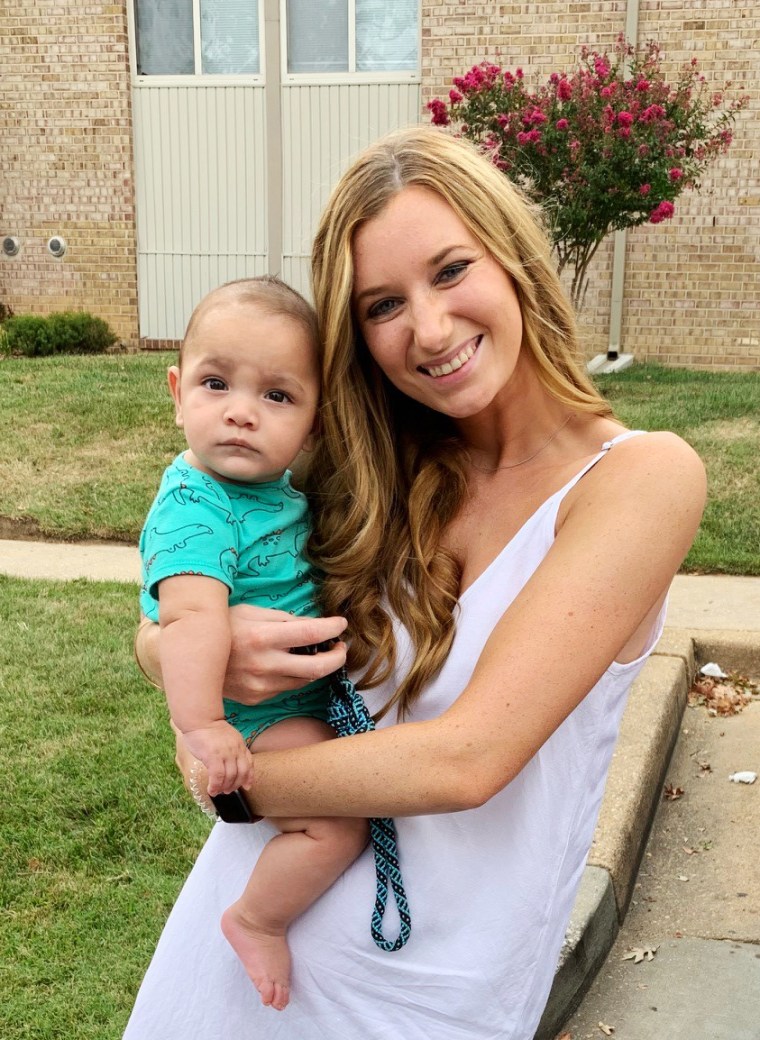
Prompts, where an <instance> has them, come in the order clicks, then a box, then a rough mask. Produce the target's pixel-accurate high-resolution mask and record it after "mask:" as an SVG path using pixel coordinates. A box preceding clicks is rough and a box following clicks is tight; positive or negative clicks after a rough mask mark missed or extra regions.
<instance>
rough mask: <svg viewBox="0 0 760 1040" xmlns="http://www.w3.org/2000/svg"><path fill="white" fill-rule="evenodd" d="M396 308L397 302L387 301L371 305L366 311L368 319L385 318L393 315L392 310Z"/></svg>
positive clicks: (379, 301)
mask: <svg viewBox="0 0 760 1040" xmlns="http://www.w3.org/2000/svg"><path fill="white" fill-rule="evenodd" d="M397 306H398V300H394V299H387V300H378V301H377V303H373V304H372V306H371V307H370V308H369V310H368V311H367V317H368V318H387V317H388V316H389V315H390V314H393V311H394V308H395V307H397Z"/></svg>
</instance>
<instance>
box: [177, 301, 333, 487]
mask: <svg viewBox="0 0 760 1040" xmlns="http://www.w3.org/2000/svg"><path fill="white" fill-rule="evenodd" d="M169 387H170V389H171V392H172V396H173V397H174V402H175V405H176V409H177V425H178V426H181V427H182V428H183V429H184V431H185V436H186V438H187V445H188V448H189V449H190V450H189V454H188V456H187V458H188V461H189V462H191V463H192V464H193V465H194V466H196V467H197V468H198V469H200V470H202V471H203V472H204V473H208V474H209V475H210V476H212V477H215V478H216V479H217V480H221V481H227V482H233V483H244V484H251V483H253V484H261V483H264V482H266V481H268V480H276V479H277V478H278V477H280V476H281V475H282V474H283V473H284V471H285V470H286V469H287V468H288V467H289V466H290V464H291V463H292V462H293V460H294V459H295V457H296V456H297V455H298V453H299V452H300V451H301V449H302V448H304V447H307V446H308V442H309V439H310V436H311V434H312V433H313V430H314V424H315V421H316V415H317V406H318V402H319V367H318V361H317V354H316V348H315V345H314V344H313V343H312V342H311V339H310V337H309V335H308V333H307V332H306V330H305V329H304V327H303V326H302V325H301V323H300V322H298V321H296V320H295V319H293V318H289V317H283V316H281V315H273V314H270V313H268V312H267V311H266V310H265V309H264V308H262V307H261V306H259V305H257V304H251V303H240V302H233V303H229V304H224V305H219V306H215V307H211V308H210V309H209V311H208V312H207V313H206V314H204V315H202V316H201V317H200V319H199V321H198V323H197V325H196V327H195V329H194V331H193V334H192V340H191V341H190V342H188V343H186V344H185V347H184V349H183V353H182V369H181V371H180V370H179V369H177V368H176V367H172V368H171V369H169Z"/></svg>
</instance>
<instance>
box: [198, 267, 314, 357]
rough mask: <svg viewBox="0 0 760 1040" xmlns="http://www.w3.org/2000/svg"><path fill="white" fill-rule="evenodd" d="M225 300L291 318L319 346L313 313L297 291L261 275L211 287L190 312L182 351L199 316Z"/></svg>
mask: <svg viewBox="0 0 760 1040" xmlns="http://www.w3.org/2000/svg"><path fill="white" fill-rule="evenodd" d="M227 303H243V304H245V303H248V304H252V305H254V306H256V307H261V308H262V309H263V310H264V311H266V313H267V314H271V315H275V316H276V317H282V318H292V320H293V321H296V322H298V324H299V325H301V327H302V328H303V330H304V332H305V333H306V334H307V336H308V337H309V340H310V341H311V343H312V344H313V345H314V347H315V348H317V349H318V347H319V324H318V322H317V312H316V311H315V310H314V308H313V307H312V305H311V304H310V303H309V301H308V300H306V299H305V298H304V297H303V296H301V294H300V293H299V292H296V290H295V289H293V288H291V287H290V286H289V285H287V284H286V283H285V282H283V281H282V279H280V278H277V276H276V275H271V274H264V275H259V276H258V277H257V278H237V279H236V280H235V281H233V282H226V283H225V284H224V285H220V286H219V287H218V288H216V289H212V290H211V292H210V293H207V294H206V296H204V297H203V299H202V300H201V302H200V303H199V304H198V306H197V307H196V308H195V310H194V311H193V313H192V314H191V315H190V321H189V322H188V323H187V328H186V329H185V337H184V339H183V341H182V347H181V348H180V361H181V360H182V350H183V348H184V346H185V344H186V343H188V342H189V341H190V339H191V337H192V334H193V332H194V330H195V327H196V325H197V324H198V323H199V321H200V319H201V318H202V317H203V315H204V314H205V313H206V312H207V311H208V310H210V309H211V308H213V307H219V306H224V305H225V304H227Z"/></svg>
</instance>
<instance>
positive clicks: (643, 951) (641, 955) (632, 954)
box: [621, 946, 660, 964]
mask: <svg viewBox="0 0 760 1040" xmlns="http://www.w3.org/2000/svg"><path fill="white" fill-rule="evenodd" d="M659 948H660V947H659V946H634V947H632V949H630V950H629V951H628V953H625V954H623V957H622V958H621V959H622V960H624V961H633V963H634V964H641V962H642V961H651V960H652V959H653V957H654V955H655V954H656V953H657V951H658V950H659Z"/></svg>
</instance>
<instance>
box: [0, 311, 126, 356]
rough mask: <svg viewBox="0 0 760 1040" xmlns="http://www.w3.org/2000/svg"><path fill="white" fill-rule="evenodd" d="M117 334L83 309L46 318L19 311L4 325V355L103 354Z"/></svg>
mask: <svg viewBox="0 0 760 1040" xmlns="http://www.w3.org/2000/svg"><path fill="white" fill-rule="evenodd" d="M114 343H116V335H115V334H114V332H113V330H112V329H111V328H110V327H109V325H108V324H107V322H105V321H103V319H102V318H96V317H95V316H94V315H92V314H88V313H87V312H86V311H63V312H61V313H59V314H51V315H49V317H47V318H45V317H43V316H42V315H40V314H19V315H17V316H16V317H12V318H8V320H7V321H6V322H5V323H4V324H3V342H2V343H1V344H0V349H2V351H3V353H5V354H21V355H24V356H25V357H47V356H49V355H50V354H103V353H105V352H106V351H107V350H108V348H109V347H112V346H113V345H114Z"/></svg>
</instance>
